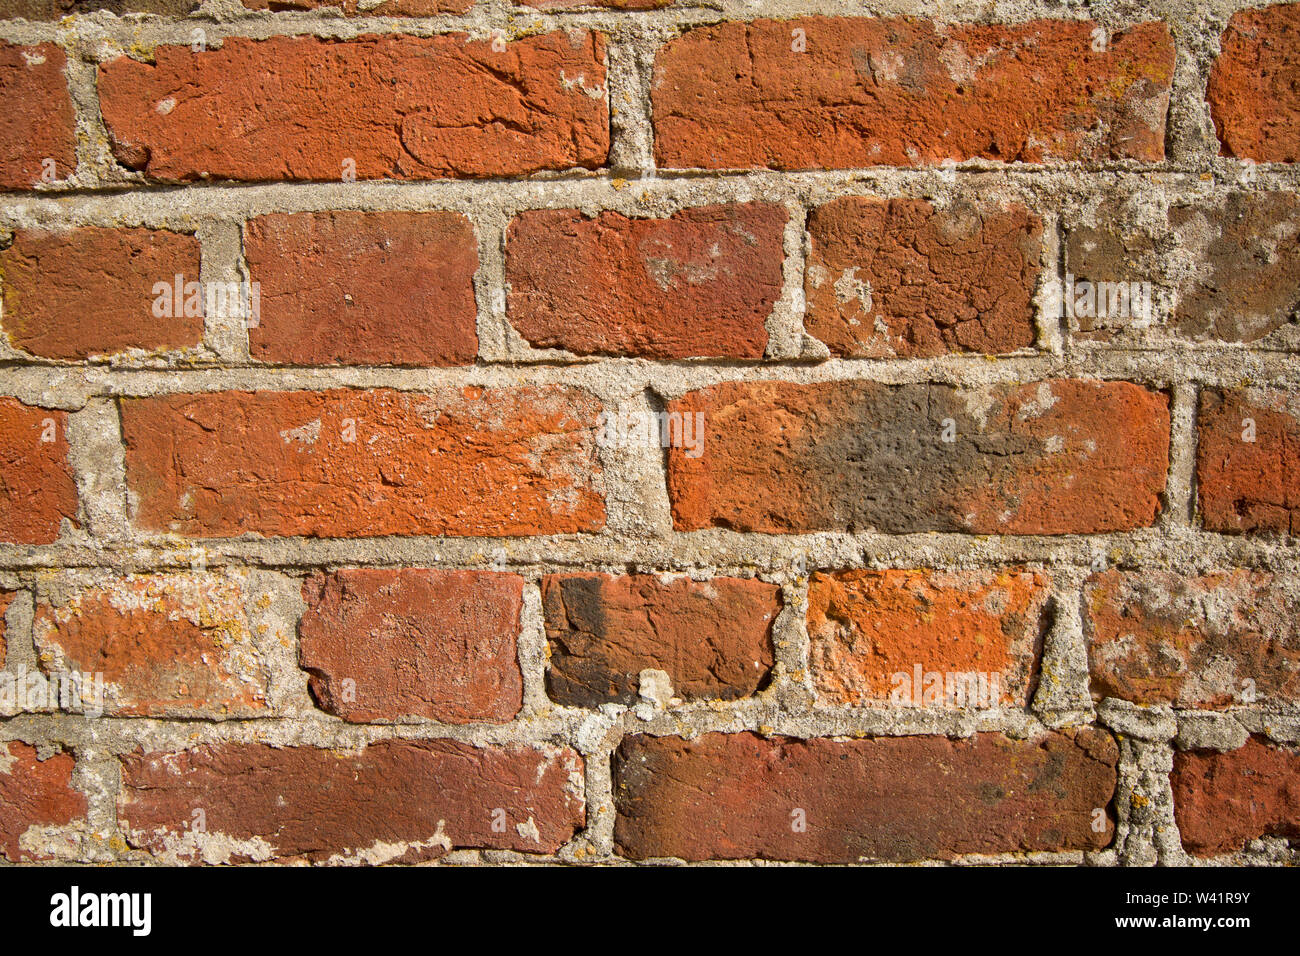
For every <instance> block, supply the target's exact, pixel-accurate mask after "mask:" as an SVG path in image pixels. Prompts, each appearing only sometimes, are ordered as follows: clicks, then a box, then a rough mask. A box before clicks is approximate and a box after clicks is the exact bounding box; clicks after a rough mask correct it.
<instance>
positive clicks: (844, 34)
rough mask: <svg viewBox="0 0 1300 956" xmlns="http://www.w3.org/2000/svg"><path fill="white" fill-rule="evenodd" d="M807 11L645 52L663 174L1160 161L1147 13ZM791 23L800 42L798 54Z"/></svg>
mask: <svg viewBox="0 0 1300 956" xmlns="http://www.w3.org/2000/svg"><path fill="white" fill-rule="evenodd" d="M1095 29H1097V25H1096V24H1094V23H1090V22H1086V21H1075V20H1069V21H1064V20H1039V21H1035V22H1030V23H1023V24H1014V25H993V26H985V25H981V24H946V25H939V24H935V23H932V22H930V21H927V20H910V19H883V20H875V19H856V18H854V19H850V18H827V17H805V18H802V19H797V20H782V21H775V20H756V21H754V22H753V23H723V24H717V25H714V26H706V27H698V28H696V29H694V30H691V31H689V32H687V33H686V34H685V35H684V36H682V37H679V38H677V39H675V40H672V41H670V42H669V43H668V44H667V45H666V46H665V47H664V48H663V49H662V50H661V51H660V52H659V55H658V56H657V57H656V59H655V69H654V81H653V87H652V102H653V107H654V118H655V156H656V158H657V160H658V164H659V165H660V166H661V167H669V168H705V169H726V168H742V169H743V168H754V167H768V168H772V169H842V168H856V167H861V166H876V165H890V166H914V165H920V164H924V163H936V162H939V161H941V160H944V159H954V160H965V159H972V158H981V159H994V160H1001V161H1003V162H1030V163H1037V162H1044V161H1049V160H1058V159H1059V160H1085V161H1101V160H1112V159H1139V160H1147V161H1153V162H1158V161H1160V160H1162V159H1164V139H1165V113H1166V112H1167V107H1168V102H1169V87H1170V79H1171V77H1172V75H1173V67H1174V46H1173V40H1172V39H1171V37H1170V34H1169V28H1168V27H1166V26H1165V25H1164V24H1163V23H1144V24H1140V25H1138V26H1135V27H1133V28H1132V29H1130V30H1128V31H1125V32H1123V33H1116V34H1114V35H1113V36H1111V37H1109V41H1108V49H1107V50H1106V51H1105V52H1095V51H1094V50H1093V43H1094V40H1093V31H1094V30H1095ZM797 30H802V31H803V34H802V37H803V39H804V42H805V44H806V50H805V51H804V52H795V50H794V48H795V47H796V45H797V44H798V42H799V40H800V35H799V34H796V33H795V31H797Z"/></svg>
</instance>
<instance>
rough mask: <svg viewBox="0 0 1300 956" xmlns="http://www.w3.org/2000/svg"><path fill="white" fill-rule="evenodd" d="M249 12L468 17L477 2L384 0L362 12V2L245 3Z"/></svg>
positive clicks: (253, 0)
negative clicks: (322, 10) (336, 11)
mask: <svg viewBox="0 0 1300 956" xmlns="http://www.w3.org/2000/svg"><path fill="white" fill-rule="evenodd" d="M243 4H244V6H246V7H248V9H250V10H276V11H279V10H291V11H298V10H321V9H338V10H342V11H343V14H344V16H349V17H355V16H364V17H434V16H437V15H438V14H440V13H465V12H466V11H468V10H469V8H470V7H472V6H474V0H384V2H381V3H379V4H378V5H377V6H370V5H367V6H366V8H365V9H364V10H363V9H361V4H360V0H243Z"/></svg>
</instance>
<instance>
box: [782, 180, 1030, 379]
mask: <svg viewBox="0 0 1300 956" xmlns="http://www.w3.org/2000/svg"><path fill="white" fill-rule="evenodd" d="M808 234H809V237H810V239H811V241H812V243H811V249H810V251H809V254H808V271H807V274H806V275H805V278H804V296H805V299H806V301H807V303H808V310H807V313H806V314H805V316H804V328H805V329H806V330H807V331H808V332H809V334H811V335H814V336H816V337H817V338H819V339H821V341H823V342H825V343H826V345H828V346H829V347H830V350H831V352H832V353H833V354H835V355H843V356H849V357H853V358H885V357H894V356H898V357H903V358H916V357H928V356H934V355H942V354H944V353H946V352H986V353H998V352H1014V351H1015V350H1017V349H1022V348H1026V347H1027V346H1031V345H1033V344H1034V339H1035V332H1034V309H1033V302H1032V299H1033V294H1034V286H1035V283H1036V281H1037V277H1038V273H1039V257H1040V256H1041V254H1042V222H1041V221H1040V220H1039V218H1038V217H1037V216H1035V215H1033V214H1032V213H1030V212H1029V210H1027V209H1025V208H1024V207H1023V206H1011V207H1008V208H1005V209H979V208H976V207H974V206H970V205H961V206H954V207H951V208H948V209H936V208H935V207H934V206H932V205H931V204H930V203H928V202H926V201H925V200H922V199H890V200H879V199H864V198H858V197H848V198H844V199H836V200H833V201H831V202H829V203H827V204H825V205H824V206H820V207H819V208H817V209H816V210H814V211H813V213H812V215H811V216H810V217H809V219H808Z"/></svg>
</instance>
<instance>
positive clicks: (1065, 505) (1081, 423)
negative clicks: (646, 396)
mask: <svg viewBox="0 0 1300 956" xmlns="http://www.w3.org/2000/svg"><path fill="white" fill-rule="evenodd" d="M671 410H672V411H676V412H680V413H682V414H683V415H687V414H696V413H699V414H703V416H704V422H705V423H706V427H705V436H704V451H703V453H702V454H701V455H700V456H699V457H697V458H690V457H687V455H686V454H685V450H684V449H678V448H672V449H669V461H668V489H669V495H670V497H671V498H672V506H673V519H674V524H675V526H676V527H677V528H678V529H679V530H683V531H693V530H697V529H700V528H708V527H723V528H731V529H735V530H739V531H761V532H768V533H791V532H799V531H823V530H849V531H855V530H856V531H866V530H873V529H874V530H879V531H884V532H888V533H894V534H898V533H906V532H915V531H967V532H973V533H976V534H1086V533H1091V532H1097V531H1115V530H1122V529H1129V528H1139V527H1144V526H1146V525H1149V524H1151V522H1152V521H1153V520H1154V519H1155V516H1156V515H1157V514H1158V513H1159V511H1160V493H1161V491H1162V490H1163V489H1164V483H1165V472H1166V469H1167V467H1168V450H1169V408H1168V398H1167V397H1166V396H1165V395H1163V394H1160V393H1158V392H1153V391H1150V390H1147V389H1144V388H1142V387H1140V386H1137V385H1134V384H1130V383H1127V382H1093V381H1058V382H1040V383H1038V384H1035V385H1024V386H1013V387H994V388H989V389H981V390H978V391H973V392H961V391H959V390H957V389H952V388H948V387H944V386H939V385H903V386H886V385H877V384H873V383H862V382H830V383H824V384H816V385H794V384H788V383H784V382H761V383H728V384H725V385H716V386H712V387H710V388H706V389H703V390H701V391H698V392H693V393H691V394H689V395H687V396H685V397H684V398H681V399H679V400H677V401H675V402H673V403H672V405H671ZM945 436H947V438H946V437H945ZM948 439H951V440H948Z"/></svg>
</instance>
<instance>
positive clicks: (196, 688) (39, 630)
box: [33, 573, 269, 719]
mask: <svg viewBox="0 0 1300 956" xmlns="http://www.w3.org/2000/svg"><path fill="white" fill-rule="evenodd" d="M249 600H250V599H249V597H248V596H247V594H246V593H245V588H244V586H243V582H242V580H241V579H240V578H238V577H234V576H222V575H216V574H199V573H180V574H151V575H139V576H131V577H125V578H117V579H113V580H110V581H105V582H102V583H100V582H96V583H87V584H78V583H74V582H61V583H60V584H59V585H58V586H57V587H53V588H51V589H49V590H48V591H47V593H44V594H42V595H41V596H40V597H39V598H38V600H37V602H36V616H35V621H34V623H33V636H34V637H35V640H36V650H37V654H38V656H39V659H40V662H41V667H42V670H44V671H45V672H46V673H47V674H57V673H79V674H100V673H102V674H103V675H104V687H105V701H104V703H105V711H104V712H105V713H107V714H110V715H115V716H124V717H182V718H185V717H203V718H208V719H217V718H224V717H255V716H262V715H264V714H265V713H267V710H268V707H267V699H266V695H267V685H268V683H269V676H268V674H267V666H266V661H265V659H264V657H263V654H262V652H261V651H260V650H259V649H258V646H257V643H256V642H255V640H254V634H253V630H254V623H253V621H252V620H251V613H252V612H251V609H250V608H249Z"/></svg>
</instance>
